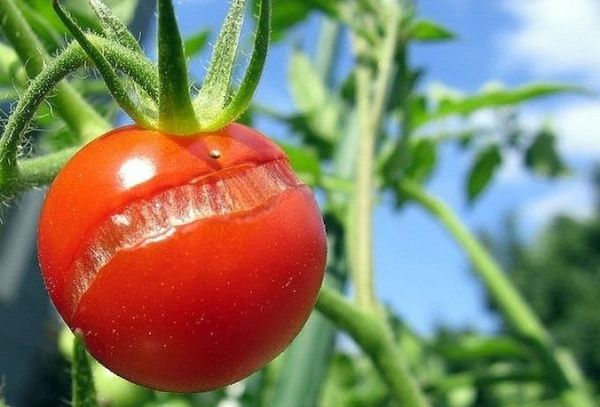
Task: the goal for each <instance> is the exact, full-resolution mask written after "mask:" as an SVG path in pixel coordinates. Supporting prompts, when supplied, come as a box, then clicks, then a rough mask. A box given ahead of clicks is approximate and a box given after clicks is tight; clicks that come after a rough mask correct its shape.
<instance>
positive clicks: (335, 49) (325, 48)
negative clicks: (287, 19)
mask: <svg viewBox="0 0 600 407" xmlns="http://www.w3.org/2000/svg"><path fill="white" fill-rule="evenodd" d="M341 39H342V27H341V26H340V24H339V23H338V22H337V21H333V20H329V19H327V18H325V17H324V18H323V21H322V23H321V32H320V34H319V41H318V43H319V48H317V55H316V66H317V69H318V71H319V72H320V73H321V75H322V78H323V82H324V83H326V84H327V85H328V86H329V87H331V86H332V85H333V78H334V76H335V68H336V65H335V62H336V61H337V60H338V55H339V52H340V49H341V47H340V44H341Z"/></svg>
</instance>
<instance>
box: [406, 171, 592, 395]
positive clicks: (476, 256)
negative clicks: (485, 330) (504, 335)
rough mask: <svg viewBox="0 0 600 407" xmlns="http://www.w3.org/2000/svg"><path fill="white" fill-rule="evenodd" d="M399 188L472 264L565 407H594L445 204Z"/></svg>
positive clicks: (411, 187) (566, 361)
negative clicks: (431, 217) (444, 231)
mask: <svg viewBox="0 0 600 407" xmlns="http://www.w3.org/2000/svg"><path fill="white" fill-rule="evenodd" d="M399 188H400V191H401V192H402V193H403V194H404V195H405V196H406V197H407V198H409V199H412V200H413V201H415V202H417V203H419V204H420V205H421V206H423V207H424V208H425V209H427V211H429V212H430V213H431V214H432V215H433V216H434V217H435V218H436V219H438V220H439V221H440V222H441V223H442V224H443V225H444V226H445V227H446V229H447V230H448V231H449V232H450V234H451V235H452V236H453V237H454V238H455V239H456V241H457V243H458V244H459V245H460V246H461V248H462V249H463V250H464V251H465V253H466V254H467V255H468V256H469V258H470V260H471V261H472V262H473V265H474V266H475V271H476V272H477V274H478V275H479V277H480V278H481V279H482V281H483V282H484V284H485V285H486V288H487V290H488V292H489V294H490V296H491V298H492V300H493V301H494V303H495V304H496V305H497V306H498V307H499V309H500V311H501V312H502V314H503V316H504V317H505V318H506V320H507V322H508V323H509V324H510V326H511V327H512V329H513V330H514V332H515V333H516V334H517V335H518V336H520V337H521V338H522V339H523V340H524V341H526V342H527V343H529V344H530V345H531V346H532V347H533V348H534V350H536V352H537V353H538V355H539V357H540V359H541V362H542V363H543V364H544V366H545V367H546V370H547V374H548V375H549V377H550V378H551V380H552V381H553V384H554V386H555V390H556V391H557V392H558V393H560V395H561V398H562V400H563V402H564V403H565V405H568V406H572V407H592V406H593V405H594V403H593V402H592V400H591V398H590V396H589V395H588V394H587V391H586V389H585V384H584V380H583V379H582V375H581V373H580V372H579V369H578V368H577V366H576V365H575V364H574V363H572V361H571V360H570V358H565V357H562V356H561V354H560V353H559V352H558V351H557V349H556V348H555V345H554V344H553V342H552V340H551V338H550V335H549V334H548V333H547V332H546V330H545V329H544V327H543V326H542V324H541V322H540V321H539V320H538V318H537V316H536V315H535V313H534V312H533V310H532V309H531V308H530V307H529V305H528V304H527V303H526V302H525V300H524V299H523V298H522V297H521V296H520V294H519V293H518V292H517V290H516V289H515V287H514V285H513V284H512V283H511V282H510V280H509V278H508V277H507V276H506V274H505V273H504V272H503V271H502V269H501V268H500V266H499V265H498V263H496V261H495V260H494V259H493V258H492V256H491V255H490V254H489V252H488V251H487V250H486V248H485V247H484V246H483V245H482V244H481V243H480V242H479V241H478V240H477V238H476V237H475V236H474V235H473V234H472V233H471V232H470V231H469V230H468V229H467V228H466V227H465V225H464V224H463V223H462V222H461V220H460V219H459V218H458V216H456V214H455V213H454V212H453V211H452V210H451V209H450V208H449V207H448V206H447V205H446V204H445V203H444V202H442V201H441V200H439V199H437V198H435V197H433V196H431V195H429V194H428V193H427V192H426V191H424V190H423V189H422V187H421V186H420V185H418V184H416V183H413V182H410V181H403V182H402V183H401V184H400V186H399Z"/></svg>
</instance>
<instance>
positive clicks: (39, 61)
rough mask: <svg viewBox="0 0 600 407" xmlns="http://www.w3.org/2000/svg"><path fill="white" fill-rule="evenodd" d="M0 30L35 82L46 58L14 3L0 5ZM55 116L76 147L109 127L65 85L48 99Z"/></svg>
mask: <svg viewBox="0 0 600 407" xmlns="http://www.w3.org/2000/svg"><path fill="white" fill-rule="evenodd" d="M0 29H1V30H2V32H3V33H4V35H5V37H6V39H7V40H8V41H9V42H10V43H11V44H12V46H13V47H14V49H15V51H16V52H17V54H18V55H19V58H20V59H21V61H22V62H23V65H24V66H25V69H26V71H27V74H28V75H29V77H30V78H35V77H36V76H37V75H38V74H39V73H40V72H41V71H42V69H43V68H44V66H45V64H46V63H48V61H49V60H50V57H49V56H48V54H47V53H46V51H45V50H44V48H43V45H42V44H41V42H40V41H39V40H38V38H37V37H36V36H35V34H34V33H33V31H32V29H31V27H30V26H29V25H28V24H27V22H26V21H25V18H24V17H23V15H22V14H21V12H20V11H19V9H18V8H17V6H16V4H15V3H14V0H2V1H0ZM51 103H52V105H53V106H54V109H55V111H56V113H57V114H58V115H59V116H60V117H61V118H62V119H63V120H64V121H65V123H66V124H67V126H69V128H70V129H71V130H73V133H74V134H75V135H76V136H77V139H76V140H74V142H76V143H80V142H85V141H89V140H92V139H94V138H95V137H97V136H98V135H99V134H101V133H103V132H106V131H108V130H110V128H111V125H110V123H109V122H108V121H107V120H105V119H104V118H103V117H102V116H100V115H99V114H98V112H96V110H94V108H93V107H92V106H90V105H89V104H88V103H87V102H86V101H85V100H84V99H83V98H82V97H81V95H80V94H79V93H77V91H75V90H74V89H73V88H72V87H71V86H70V85H69V84H68V83H63V84H61V85H59V86H58V87H57V90H56V95H55V96H54V97H53V98H52V99H51Z"/></svg>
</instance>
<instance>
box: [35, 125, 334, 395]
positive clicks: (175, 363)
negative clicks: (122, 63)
mask: <svg viewBox="0 0 600 407" xmlns="http://www.w3.org/2000/svg"><path fill="white" fill-rule="evenodd" d="M38 245H39V256H40V264H41V268H42V273H43V277H44V280H45V283H46V286H47V288H48V290H49V292H50V295H51V298H52V300H53V302H54V304H55V306H56V308H57V309H58V311H59V313H60V314H61V315H62V317H63V318H64V320H65V321H66V323H67V324H68V325H69V327H70V328H71V329H72V330H79V331H80V332H81V334H82V335H83V337H84V340H85V343H86V345H87V347H88V349H89V350H90V353H91V354H92V355H93V356H94V357H95V358H96V359H98V360H99V361H100V362H101V363H103V364H104V365H105V366H106V367H108V368H109V369H111V370H112V371H114V372H115V373H117V374H119V375H121V376H123V377H124V378H126V379H129V380H130V381H133V382H135V383H139V384H142V385H145V386H148V387H151V388H155V389H159V390H165V391H179V392H192V391H193V392H196V391H204V390H210V389H215V388H218V387H222V386H225V385H227V384H230V383H232V382H235V381H237V380H240V379H242V378H244V377H246V376H248V375H249V374H250V373H252V372H253V371H255V370H257V369H259V368H260V367H262V366H263V365H265V364H266V363H267V362H269V361H270V360H271V359H273V358H274V357H275V356H277V355H278V354H279V353H280V352H281V351H282V350H283V349H284V348H285V347H286V346H287V345H288V344H289V343H290V342H291V341H292V339H293V338H294V337H295V335H296V334H297V333H298V332H299V331H300V329H301V328H302V326H303V324H304V323H305V321H306V319H307V318H308V316H309V314H310V312H311V310H312V308H313V306H314V303H315V300H316V297H317V294H318V291H319V288H320V286H321V283H322V279H323V271H324V267H325V259H326V239H325V232H324V227H323V222H322V218H321V216H320V214H319V209H318V207H317V204H316V202H315V199H314V197H313V195H312V193H311V191H310V190H309V189H308V188H307V187H306V186H305V185H303V184H302V183H301V182H300V181H299V180H298V178H297V177H296V175H295V174H294V173H293V171H292V170H291V168H290V165H289V163H288V159H287V158H286V156H285V154H284V153H283V152H282V151H281V150H280V149H279V148H278V147H277V146H276V145H275V144H274V143H273V142H271V141H269V140H268V139H267V138H265V137H264V136H262V135H260V134H259V133H257V132H256V131H255V130H253V129H250V128H248V127H244V126H242V125H239V124H231V125H229V126H227V127H226V128H225V129H223V130H221V131H219V132H215V133H207V134H201V135H198V136H191V137H179V136H169V135H166V134H162V133H160V132H157V131H150V130H143V129H141V128H138V127H125V128H121V129H118V130H115V131H113V132H111V133H109V134H107V135H105V136H103V137H101V138H99V139H97V140H95V141H93V142H92V143H91V144H89V145H88V146H86V147H84V148H83V149H82V150H81V152H79V153H78V154H77V155H76V156H75V157H74V158H73V159H72V160H71V161H70V162H69V163H68V164H67V166H66V167H65V168H64V169H63V170H62V172H61V173H60V174H59V175H58V177H57V178H56V180H55V182H54V184H53V185H52V187H51V188H50V191H49V193H48V197H47V200H46V202H45V204H44V207H43V211H42V215H41V221H40V228H39V242H38Z"/></svg>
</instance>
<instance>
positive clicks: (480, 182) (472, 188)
mask: <svg viewBox="0 0 600 407" xmlns="http://www.w3.org/2000/svg"><path fill="white" fill-rule="evenodd" d="M501 165H502V153H501V151H500V147H499V146H498V145H496V144H493V145H490V146H489V147H487V148H485V149H483V150H482V151H480V152H479V153H478V154H477V156H476V157H475V162H474V164H473V167H472V168H471V171H470V173H469V178H468V182H467V196H468V198H469V201H470V202H471V203H472V202H474V201H475V200H476V199H477V198H479V196H480V195H481V194H482V193H483V192H484V191H485V189H486V188H487V187H488V186H489V184H490V182H491V181H492V179H493V178H494V175H495V174H496V171H497V170H498V169H499V168H500V166H501Z"/></svg>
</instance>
